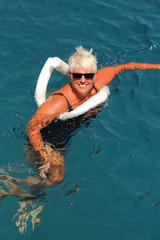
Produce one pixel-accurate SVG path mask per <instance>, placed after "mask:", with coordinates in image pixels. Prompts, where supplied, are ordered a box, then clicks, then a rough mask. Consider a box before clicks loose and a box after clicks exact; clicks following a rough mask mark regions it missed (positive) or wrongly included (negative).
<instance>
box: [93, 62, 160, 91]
mask: <svg viewBox="0 0 160 240" xmlns="http://www.w3.org/2000/svg"><path fill="white" fill-rule="evenodd" d="M148 69H160V64H159V63H157V64H149V63H135V62H130V63H125V64H120V65H117V66H115V67H105V68H102V69H100V70H98V71H97V74H96V82H95V86H96V87H97V89H98V90H99V89H100V88H102V87H103V86H105V85H107V84H108V83H109V82H110V81H112V80H113V79H114V77H115V76H116V75H118V74H120V73H123V72H126V71H132V70H148Z"/></svg>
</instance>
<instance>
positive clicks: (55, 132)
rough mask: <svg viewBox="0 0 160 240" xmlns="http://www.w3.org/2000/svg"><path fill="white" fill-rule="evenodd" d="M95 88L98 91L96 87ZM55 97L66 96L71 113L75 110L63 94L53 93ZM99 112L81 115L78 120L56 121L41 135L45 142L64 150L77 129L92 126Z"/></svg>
mask: <svg viewBox="0 0 160 240" xmlns="http://www.w3.org/2000/svg"><path fill="white" fill-rule="evenodd" d="M93 88H94V89H95V90H96V92H98V91H97V89H96V88H95V86H93ZM51 95H52V96H53V95H60V96H64V97H65V98H66V100H67V103H68V108H69V111H72V110H73V108H72V106H71V104H70V103H69V101H68V99H67V97H66V96H65V95H64V94H62V93H52V94H51ZM96 115H97V112H92V113H91V114H89V115H85V114H83V115H81V116H78V117H76V118H72V119H68V120H66V121H61V120H60V119H54V120H53V121H52V122H51V123H50V124H49V125H47V126H46V127H45V128H43V129H41V130H40V132H41V135H42V139H43V141H44V142H48V143H50V144H52V145H54V147H55V148H60V149H61V148H64V147H66V146H67V145H68V144H69V140H70V138H71V137H72V136H73V135H74V134H75V133H76V131H77V129H78V128H79V127H80V125H81V124H83V125H84V124H85V126H88V125H89V124H90V119H91V118H92V119H93V118H95V117H96Z"/></svg>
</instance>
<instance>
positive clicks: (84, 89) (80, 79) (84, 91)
mask: <svg viewBox="0 0 160 240" xmlns="http://www.w3.org/2000/svg"><path fill="white" fill-rule="evenodd" d="M78 73H80V74H78ZM82 74H86V75H82ZM95 76H96V75H95V73H94V72H93V71H92V70H84V69H83V68H82V67H81V66H79V67H78V68H77V69H76V70H74V71H73V72H72V73H69V77H70V79H71V84H72V87H73V88H74V90H75V91H76V92H77V94H78V95H79V96H82V97H85V96H87V95H88V93H89V91H90V90H91V89H92V87H93V84H94V81H95Z"/></svg>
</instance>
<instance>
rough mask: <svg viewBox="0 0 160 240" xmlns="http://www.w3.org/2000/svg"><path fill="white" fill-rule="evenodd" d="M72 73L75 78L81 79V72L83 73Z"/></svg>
mask: <svg viewBox="0 0 160 240" xmlns="http://www.w3.org/2000/svg"><path fill="white" fill-rule="evenodd" d="M72 75H73V78H74V79H75V80H79V79H81V77H82V74H81V73H72Z"/></svg>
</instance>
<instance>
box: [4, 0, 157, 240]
mask: <svg viewBox="0 0 160 240" xmlns="http://www.w3.org/2000/svg"><path fill="white" fill-rule="evenodd" d="M159 9H160V1H159V0H150V1H148V0H142V1H138V0H135V1H129V0H125V1H124V0H115V1H109V0H100V1H99V0H97V1H96V0H93V1H90V0H86V1H76V0H75V1H71V0H67V1H64V0H59V1H55V0H52V1H51V0H45V1H44V0H43V1H41V0H39V1H33V0H27V1H18V0H15V1H11V0H1V1H0V23H1V24H0V29H1V31H0V56H1V62H0V78H1V84H0V99H1V101H0V109H1V112H0V114H1V125H0V126H1V128H0V143H1V145H0V147H1V151H0V159H1V166H0V172H1V174H9V175H10V176H12V177H19V178H25V177H27V176H28V175H29V176H36V174H37V173H36V172H35V169H33V168H31V167H30V166H29V164H28V163H27V161H26V159H25V157H24V153H25V149H24V144H25V142H26V134H25V132H24V130H25V126H26V123H27V122H28V120H29V119H30V117H31V116H32V115H33V114H34V112H35V110H36V109H37V106H36V104H35V101H34V90H35V85H36V81H37V78H38V75H39V72H40V70H41V68H42V66H43V64H44V62H45V61H46V59H47V58H48V57H50V56H52V57H54V56H58V57H60V58H61V59H63V60H64V61H68V58H69V56H70V55H71V54H72V53H73V52H74V50H75V47H77V46H79V45H83V46H84V47H86V48H88V49H89V48H93V49H94V53H95V54H96V56H97V59H98V61H99V65H98V67H99V68H101V67H104V66H107V65H113V64H119V63H126V62H129V61H135V62H148V63H157V62H160V47H159V42H160V28H159V23H160V14H159ZM65 81H67V78H66V77H64V76H62V75H61V74H59V73H58V72H56V71H55V72H54V73H53V75H52V77H51V80H50V83H49V86H48V92H50V91H51V90H52V91H53V90H54V89H58V88H60V87H61V86H63V84H65ZM159 82H160V77H159V71H158V70H149V71H145V72H144V71H134V72H127V73H124V74H122V75H119V76H118V77H116V78H115V80H114V81H112V82H111V83H110V84H109V87H110V91H111V95H110V97H109V101H108V104H106V105H105V106H103V108H102V110H101V112H100V113H99V114H98V115H97V117H96V118H95V119H93V120H92V121H91V123H90V125H89V126H88V127H86V126H85V125H82V126H80V128H79V129H78V131H77V133H76V134H75V135H74V136H73V137H72V139H71V140H70V145H69V147H68V149H67V155H66V174H65V180H64V182H63V183H62V184H60V185H57V186H55V187H50V188H48V189H45V190H44V192H43V194H44V195H43V196H42V197H40V198H38V199H36V200H34V201H33V202H26V201H25V202H23V201H21V202H20V200H22V199H20V198H15V197H6V198H5V199H3V200H2V202H1V207H0V217H1V225H0V238H1V239H6V240H7V239H12V240H14V239H16V240H17V239H27V240H29V239H39V240H41V239H50V238H52V239H56V240H63V239H65V240H68V239H69V240H72V239H73V240H75V239H77V240H78V239H79V240H85V239H88V240H90V239H92V240H97V239H101V240H103V239H104V240H106V239H108V240H119V239H122V240H123V239H124V240H134V239H136V240H137V239H141V240H142V239H143V240H151V239H154V240H157V239H159V237H160V230H159V225H160V188H159V183H160V148H159V140H160V137H159V132H160V120H159V119H160V110H159V108H160V94H159V92H160V83H159ZM2 187H3V188H4V186H2ZM4 189H5V188H4ZM5 190H6V189H5ZM27 190H28V189H27ZM71 190H73V191H71ZM69 191H71V192H70V193H71V194H69V195H66V194H67V193H68V192H69ZM45 193H46V194H45ZM20 208H21V211H18V210H19V209H20ZM27 214H28V215H27ZM34 214H35V215H36V214H37V218H36V220H37V221H38V222H39V225H38V224H36V225H35V229H33V226H32V225H33V224H32V222H31V220H32V219H33V218H34V216H35V215H34ZM27 217H28V220H27ZM22 218H23V219H24V221H23V226H22V227H23V229H24V232H23V234H22V233H20V230H22V229H21V228H20V223H22V221H19V220H21V219H22ZM38 218H39V219H38ZM40 220H41V221H40ZM16 225H17V226H16Z"/></svg>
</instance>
